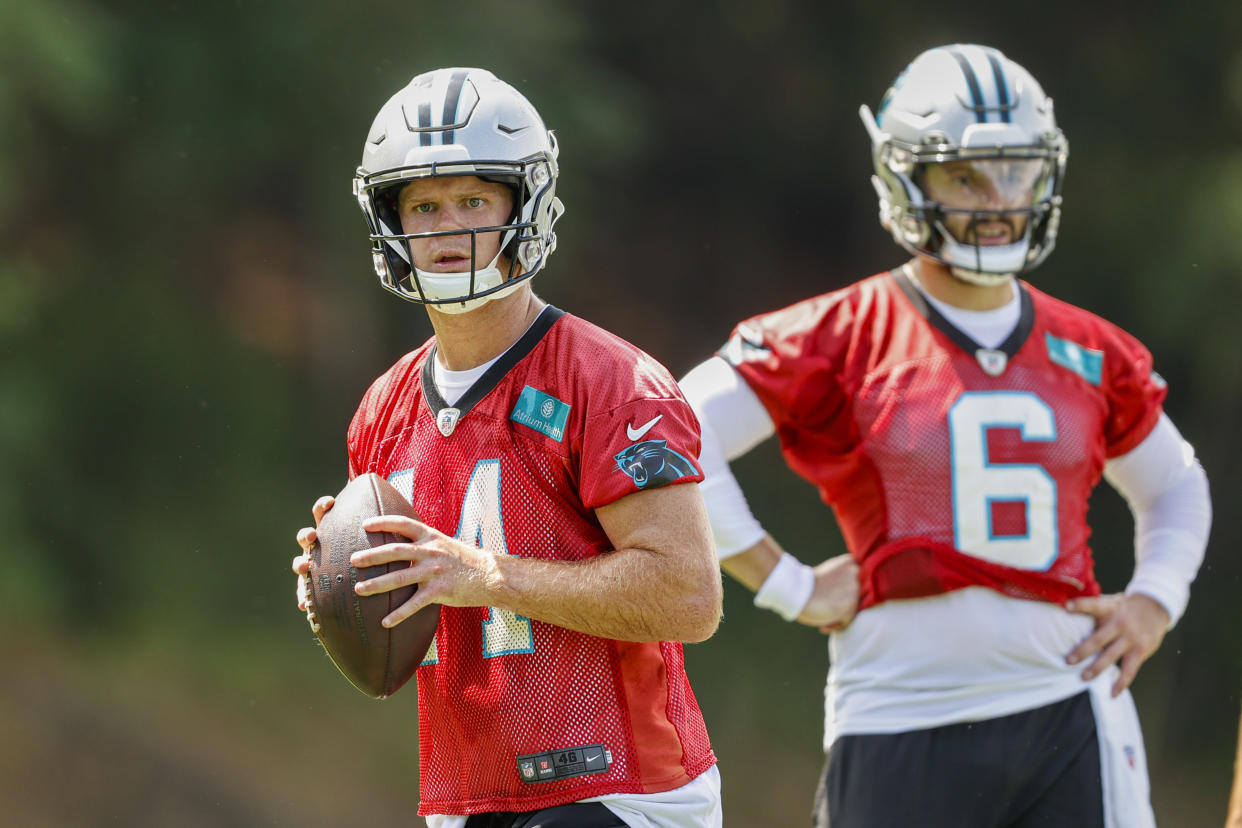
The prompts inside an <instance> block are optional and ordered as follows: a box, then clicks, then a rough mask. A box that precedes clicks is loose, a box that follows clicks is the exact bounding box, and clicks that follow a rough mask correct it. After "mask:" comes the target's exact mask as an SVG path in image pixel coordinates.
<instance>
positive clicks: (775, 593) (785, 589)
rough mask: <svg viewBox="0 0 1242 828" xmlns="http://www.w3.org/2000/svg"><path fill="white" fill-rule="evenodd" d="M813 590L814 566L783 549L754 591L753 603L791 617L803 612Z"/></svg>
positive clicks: (789, 619) (790, 619)
mask: <svg viewBox="0 0 1242 828" xmlns="http://www.w3.org/2000/svg"><path fill="white" fill-rule="evenodd" d="M814 591H815V570H814V569H813V568H812V567H810V566H808V565H806V564H804V563H802V562H801V561H799V560H798V559H797V558H795V557H794V556H793V555H791V554H789V553H788V552H784V553H782V554H781V557H780V560H778V561H777V562H776V566H774V567H772V571H771V572H769V573H768V577H767V578H765V579H764V581H763V584H762V585H761V586H760V587H759V590H758V592H756V593H755V606H757V607H759V608H760V609H770V610H772V611H773V612H775V613H776V614H777V615H779V616H780V617H781V618H784V619H785V620H786V621H793V620H795V619H796V618H797V617H798V616H799V615H801V614H802V610H803V609H804V608H805V607H806V605H807V602H808V601H810V600H811V593H812V592H814Z"/></svg>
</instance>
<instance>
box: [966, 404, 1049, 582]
mask: <svg viewBox="0 0 1242 828" xmlns="http://www.w3.org/2000/svg"><path fill="white" fill-rule="evenodd" d="M991 428H1016V429H1018V430H1019V431H1020V432H1021V434H1022V439H1023V440H1027V441H1040V442H1046V441H1051V440H1055V439H1056V437H1057V424H1056V418H1055V417H1054V415H1053V413H1052V409H1051V408H1049V407H1048V405H1047V404H1046V403H1044V401H1043V400H1041V399H1040V398H1039V397H1037V396H1035V395H1034V394H1031V393H1026V392H1019V391H996V392H967V393H965V394H962V396H960V397H958V399H957V402H955V403H954V404H953V407H952V408H950V409H949V439H950V445H951V450H952V457H953V460H952V462H953V545H954V546H955V547H956V548H957V549H959V550H961V551H962V552H965V553H966V554H968V555H974V556H975V557H978V558H983V559H984V560H989V561H993V562H994V563H999V564H1004V565H1005V566H1012V567H1015V568H1018V569H1037V570H1044V569H1047V568H1048V567H1050V566H1052V562H1053V561H1054V560H1055V559H1056V556H1057V486H1056V482H1055V481H1054V480H1053V479H1052V476H1051V475H1049V474H1048V472H1047V471H1046V470H1045V469H1044V468H1043V467H1042V466H1040V465H1038V464H1034V463H1031V464H1026V463H993V462H991V460H990V459H989V458H988V429H991ZM1006 503H1008V504H1018V505H1020V507H1021V508H1022V510H1023V512H1024V514H1025V518H1026V520H1025V523H1026V533H1025V534H1024V535H1019V534H1007V535H998V534H996V533H995V531H994V527H993V521H992V517H993V514H994V507H995V506H996V505H997V504H1006Z"/></svg>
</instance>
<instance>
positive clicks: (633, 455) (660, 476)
mask: <svg viewBox="0 0 1242 828" xmlns="http://www.w3.org/2000/svg"><path fill="white" fill-rule="evenodd" d="M613 459H615V460H616V461H617V468H619V469H621V471H623V472H625V473H626V474H628V475H629V476H630V477H631V478H633V480H634V483H635V485H637V486H638V488H640V489H647V488H658V487H660V486H663V485H665V484H667V483H672V482H673V481H674V480H678V479H680V478H682V477H685V476H686V475H688V474H698V470H697V469H696V468H695V467H694V464H693V463H691V462H690V461H689V460H687V459H686V458H684V457H682V456H681V455H680V454H678V453H677V452H675V451H673V450H672V449H671V448H669V447H668V441H667V440H643V441H642V442H641V443H635V444H634V445H632V446H630V447H629V448H627V449H626V450H625V451H623V452H621V453H620V454H618V455H616V456H615V457H614V458H613Z"/></svg>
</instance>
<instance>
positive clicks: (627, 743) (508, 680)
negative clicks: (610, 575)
mask: <svg viewBox="0 0 1242 828" xmlns="http://www.w3.org/2000/svg"><path fill="white" fill-rule="evenodd" d="M432 345H433V343H432V342H431V341H429V342H428V343H426V344H424V345H423V346H422V347H421V348H419V349H418V350H416V351H414V352H412V353H410V354H407V355H406V356H405V357H404V358H402V359H401V360H400V361H399V362H398V363H397V364H396V365H394V366H393V367H392V368H391V369H389V371H388V372H387V373H385V374H384V375H383V376H382V377H380V378H379V379H378V380H376V382H375V383H374V384H373V385H372V386H371V388H370V390H368V391H367V393H366V396H365V397H364V398H363V400H362V403H361V405H360V406H359V408H358V411H357V413H356V414H355V415H354V419H353V422H352V423H351V425H350V428H349V440H348V442H349V460H350V475H351V477H352V476H355V475H357V474H361V473H363V472H368V471H370V472H375V473H377V474H379V475H381V476H383V477H386V478H388V479H389V480H390V481H392V482H393V484H394V485H396V486H397V487H398V488H399V489H400V490H402V491H403V492H405V493H407V494H409V495H410V496H411V502H412V503H413V505H414V507H415V509H416V510H417V511H418V514H419V515H420V516H421V517H422V518H423V520H424V521H426V522H427V523H428V524H429V525H431V526H433V527H435V528H436V529H439V530H440V531H442V532H444V533H446V534H449V535H454V536H456V537H458V538H460V539H462V540H464V541H466V542H472V543H475V544H476V545H478V546H480V547H483V548H488V549H492V550H496V551H503V552H505V553H507V554H510V555H521V556H533V557H538V558H551V559H559V560H582V559H585V558H590V557H594V556H596V555H599V554H601V553H602V552H605V551H608V550H610V549H611V548H612V547H611V544H610V543H609V541H608V538H607V536H606V535H605V534H604V532H603V530H602V529H601V528H600V525H599V523H598V522H597V521H596V519H595V515H594V511H593V510H594V509H595V508H596V507H598V506H603V505H606V504H608V503H611V502H613V501H615V500H618V499H619V498H621V497H624V496H625V495H628V494H631V493H633V492H635V491H637V490H638V489H639V488H653V487H656V486H661V485H665V484H670V483H682V482H695V481H698V480H701V479H702V474H701V473H700V471H699V469H698V467H697V461H696V458H697V457H698V452H699V432H698V421H697V420H696V419H695V417H694V414H693V412H692V411H691V409H690V407H689V405H688V404H687V403H686V402H685V400H684V398H683V397H682V395H681V392H680V390H679V389H678V387H677V385H676V383H675V382H674V380H673V379H672V377H671V376H670V375H669V374H668V372H667V371H666V370H665V369H664V368H663V367H662V366H661V365H660V364H659V363H657V362H656V361H655V360H653V359H652V358H651V357H649V356H647V355H646V354H644V353H642V352H641V351H639V350H637V349H636V348H634V347H633V346H631V345H629V344H628V343H626V342H624V341H622V340H620V339H618V338H616V337H614V336H612V335H610V334H608V333H606V332H605V331H602V330H600V329H599V328H597V327H595V326H593V325H591V324H590V323H588V322H585V321H583V320H581V319H578V318H575V317H572V316H569V315H565V316H561V317H560V318H559V320H557V321H556V322H555V324H553V325H552V327H551V328H550V330H548V331H547V333H546V334H544V335H543V337H542V339H540V340H538V342H537V344H534V346H533V349H532V350H530V352H529V353H528V354H527V355H526V356H525V357H523V358H522V359H521V360H520V361H519V362H518V363H517V364H516V365H515V366H514V367H512V368H511V369H510V370H509V371H508V373H506V374H504V376H503V377H502V378H501V379H500V380H499V382H498V384H497V385H496V386H495V387H494V388H493V389H492V390H491V391H490V392H489V393H487V394H486V396H484V397H482V399H481V400H480V401H479V402H478V403H477V404H475V405H474V406H473V408H471V409H469V410H468V411H466V412H465V413H464V414H462V416H461V419H460V420H459V421H458V422H457V423H456V427H455V429H454V430H453V431H452V432H451V434H450V436H447V437H445V436H443V435H442V434H441V432H440V430H438V428H437V425H436V415H437V412H436V411H432V410H431V408H430V403H431V401H432V400H437V399H438V394H437V392H436V391H435V389H434V387H433V388H432V389H431V392H430V394H429V393H428V392H427V389H425V388H424V387H423V381H422V379H420V372H421V369H422V368H423V365H424V363H425V362H426V360H427V359H428V358H429V355H430V354H431V352H432ZM515 348H517V346H515ZM486 379H487V376H486V375H485V377H484V378H483V379H482V380H480V382H483V381H484V380H486ZM467 396H469V395H467ZM429 397H430V399H429ZM464 399H465V398H463V401H464ZM417 681H418V706H419V717H418V718H419V738H420V745H419V759H420V767H419V782H420V788H421V795H422V796H421V802H420V804H419V813H420V814H424V815H425V814H433V813H441V814H444V813H447V814H470V813H478V812H481V811H495V810H500V811H528V810H533V809H538V808H544V807H549V806H552V805H557V804H562V803H566V802H572V801H575V800H579V799H583V798H586V797H592V796H599V795H602V794H609V793H648V792H657V791H665V790H669V789H672V788H675V787H679V786H681V785H683V784H685V783H686V782H688V781H690V780H691V779H693V778H694V777H696V776H698V775H699V774H700V773H702V772H703V771H704V770H706V769H707V768H709V767H711V765H712V764H714V763H715V761H716V760H715V756H714V755H713V753H712V750H711V746H710V744H709V742H708V738H707V730H706V728H705V726H704V723H703V717H702V714H701V713H700V711H699V707H698V703H697V702H696V701H695V698H694V694H693V693H692V692H691V689H690V684H689V681H688V679H687V677H686V674H685V668H684V662H683V656H682V648H681V645H680V644H679V643H668V642H663V643H647V644H636V643H628V642H619V641H613V640H608V639H602V638H596V637H594V636H590V635H584V634H582V633H577V632H572V631H570V630H567V629H564V628H561V627H557V626H554V625H551V624H547V623H543V622H541V621H536V620H531V619H528V618H525V617H523V616H520V615H517V614H515V613H513V612H509V611H502V610H498V609H494V608H489V607H473V608H459V607H443V608H442V609H441V615H440V626H439V629H438V630H437V632H436V644H435V646H434V648H433V650H432V651H431V653H429V655H428V658H427V660H426V661H424V663H423V665H422V666H421V667H420V668H419V669H418V672H417ZM519 757H523V758H521V759H519ZM558 768H559V769H560V770H559V771H558V770H557V769H558ZM578 771H582V772H583V773H581V775H574V776H567V777H564V778H559V777H558V775H557V774H558V773H572V772H578ZM524 780H525V781H524ZM540 780H546V781H540Z"/></svg>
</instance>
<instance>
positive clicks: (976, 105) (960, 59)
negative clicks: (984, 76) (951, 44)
mask: <svg viewBox="0 0 1242 828" xmlns="http://www.w3.org/2000/svg"><path fill="white" fill-rule="evenodd" d="M949 54H951V55H953V59H954V60H956V61H957V65H958V66H960V67H962V74H963V75H965V76H966V85H967V86H968V87H970V100H971V104H972V106H971V108H972V109H974V111H975V118H977V119H978V121H979V123H983V122H984V121H986V120H987V117H988V116H987V110H986V108H985V107H984V104H983V90H981V89H980V88H979V78H978V77H976V76H975V70H974V69H972V68H971V66H970V61H969V60H967V59H966V56H965V55H963V54H962V53H961V52H959V51H958V50H957V49H950V50H949Z"/></svg>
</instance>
